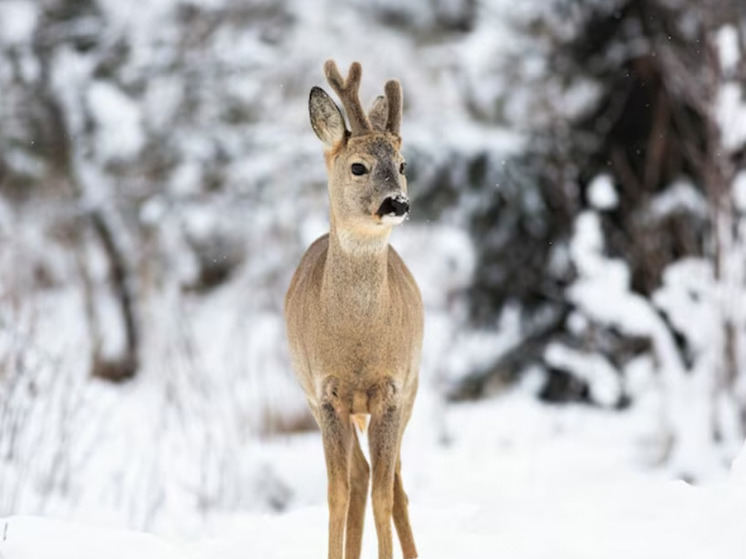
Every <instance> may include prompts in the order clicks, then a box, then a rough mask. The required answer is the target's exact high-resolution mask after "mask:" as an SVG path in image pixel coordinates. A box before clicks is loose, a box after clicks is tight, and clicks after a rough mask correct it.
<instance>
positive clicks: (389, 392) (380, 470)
mask: <svg viewBox="0 0 746 559" xmlns="http://www.w3.org/2000/svg"><path fill="white" fill-rule="evenodd" d="M381 392H384V394H378V395H377V397H376V400H378V401H377V402H376V405H375V406H371V408H372V409H371V420H370V427H369V431H368V440H369V442H370V459H371V463H372V467H373V487H372V491H371V497H372V501H373V517H374V519H375V523H376V533H377V535H378V558H379V559H392V557H393V546H392V534H391V517H392V514H393V508H394V478H395V474H396V461H397V458H398V456H399V446H400V442H401V433H402V428H403V421H402V417H403V414H402V406H401V402H400V401H399V399H398V398H397V395H396V388H395V387H394V385H393V383H387V386H386V387H383V388H382V390H381Z"/></svg>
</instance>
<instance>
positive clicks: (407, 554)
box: [393, 457, 417, 559]
mask: <svg viewBox="0 0 746 559" xmlns="http://www.w3.org/2000/svg"><path fill="white" fill-rule="evenodd" d="M408 505H409V499H408V498H407V494H406V493H405V492H404V485H403V484H402V478H401V457H399V458H397V460H396V472H395V473H394V512H393V515H394V526H396V533H397V534H399V543H401V551H402V555H403V556H404V559H414V558H415V557H417V548H416V547H415V545H414V536H413V535H412V527H411V526H410V524H409V510H408Z"/></svg>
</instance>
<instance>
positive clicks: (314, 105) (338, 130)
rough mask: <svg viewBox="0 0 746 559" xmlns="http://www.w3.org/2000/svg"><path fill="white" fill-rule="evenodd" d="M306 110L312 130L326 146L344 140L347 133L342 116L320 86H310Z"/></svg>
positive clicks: (329, 146) (328, 146) (331, 145)
mask: <svg viewBox="0 0 746 559" xmlns="http://www.w3.org/2000/svg"><path fill="white" fill-rule="evenodd" d="M308 112H309V113H310V115H311V127H312V128H313V131H314V132H316V136H318V138H319V140H321V141H322V142H324V145H325V146H326V147H327V148H331V147H333V146H334V144H336V143H337V142H341V141H342V140H344V138H345V135H346V133H347V129H346V128H345V120H344V117H343V116H342V113H341V112H340V110H339V107H337V105H336V104H335V103H334V101H332V98H331V97H329V95H328V94H327V93H326V91H324V90H323V89H321V88H320V87H313V88H311V95H310V96H309V98H308Z"/></svg>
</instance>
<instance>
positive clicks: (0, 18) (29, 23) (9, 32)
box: [0, 0, 39, 45]
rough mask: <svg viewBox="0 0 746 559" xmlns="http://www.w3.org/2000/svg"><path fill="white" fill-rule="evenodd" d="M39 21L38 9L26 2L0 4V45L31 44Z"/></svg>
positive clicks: (8, 1)
mask: <svg viewBox="0 0 746 559" xmlns="http://www.w3.org/2000/svg"><path fill="white" fill-rule="evenodd" d="M38 19H39V7H38V6H37V5H35V3H34V2H29V1H26V0H4V1H3V2H0V44H5V45H22V44H24V43H26V44H28V43H30V42H31V37H32V35H33V33H34V31H35V30H36V23H37V20H38Z"/></svg>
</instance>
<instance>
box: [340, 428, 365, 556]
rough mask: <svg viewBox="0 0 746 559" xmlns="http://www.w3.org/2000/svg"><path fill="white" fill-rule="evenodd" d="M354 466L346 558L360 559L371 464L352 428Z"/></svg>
mask: <svg viewBox="0 0 746 559" xmlns="http://www.w3.org/2000/svg"><path fill="white" fill-rule="evenodd" d="M352 437H353V445H352V468H351V470H350V505H349V509H348V510H347V531H346V539H345V559H360V551H361V549H362V544H363V522H364V520H365V503H366V501H367V500H368V483H369V481H370V466H368V462H367V461H366V460H365V455H364V454H363V451H362V450H361V449H360V441H359V440H358V438H357V433H356V432H355V430H354V429H353V430H352Z"/></svg>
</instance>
